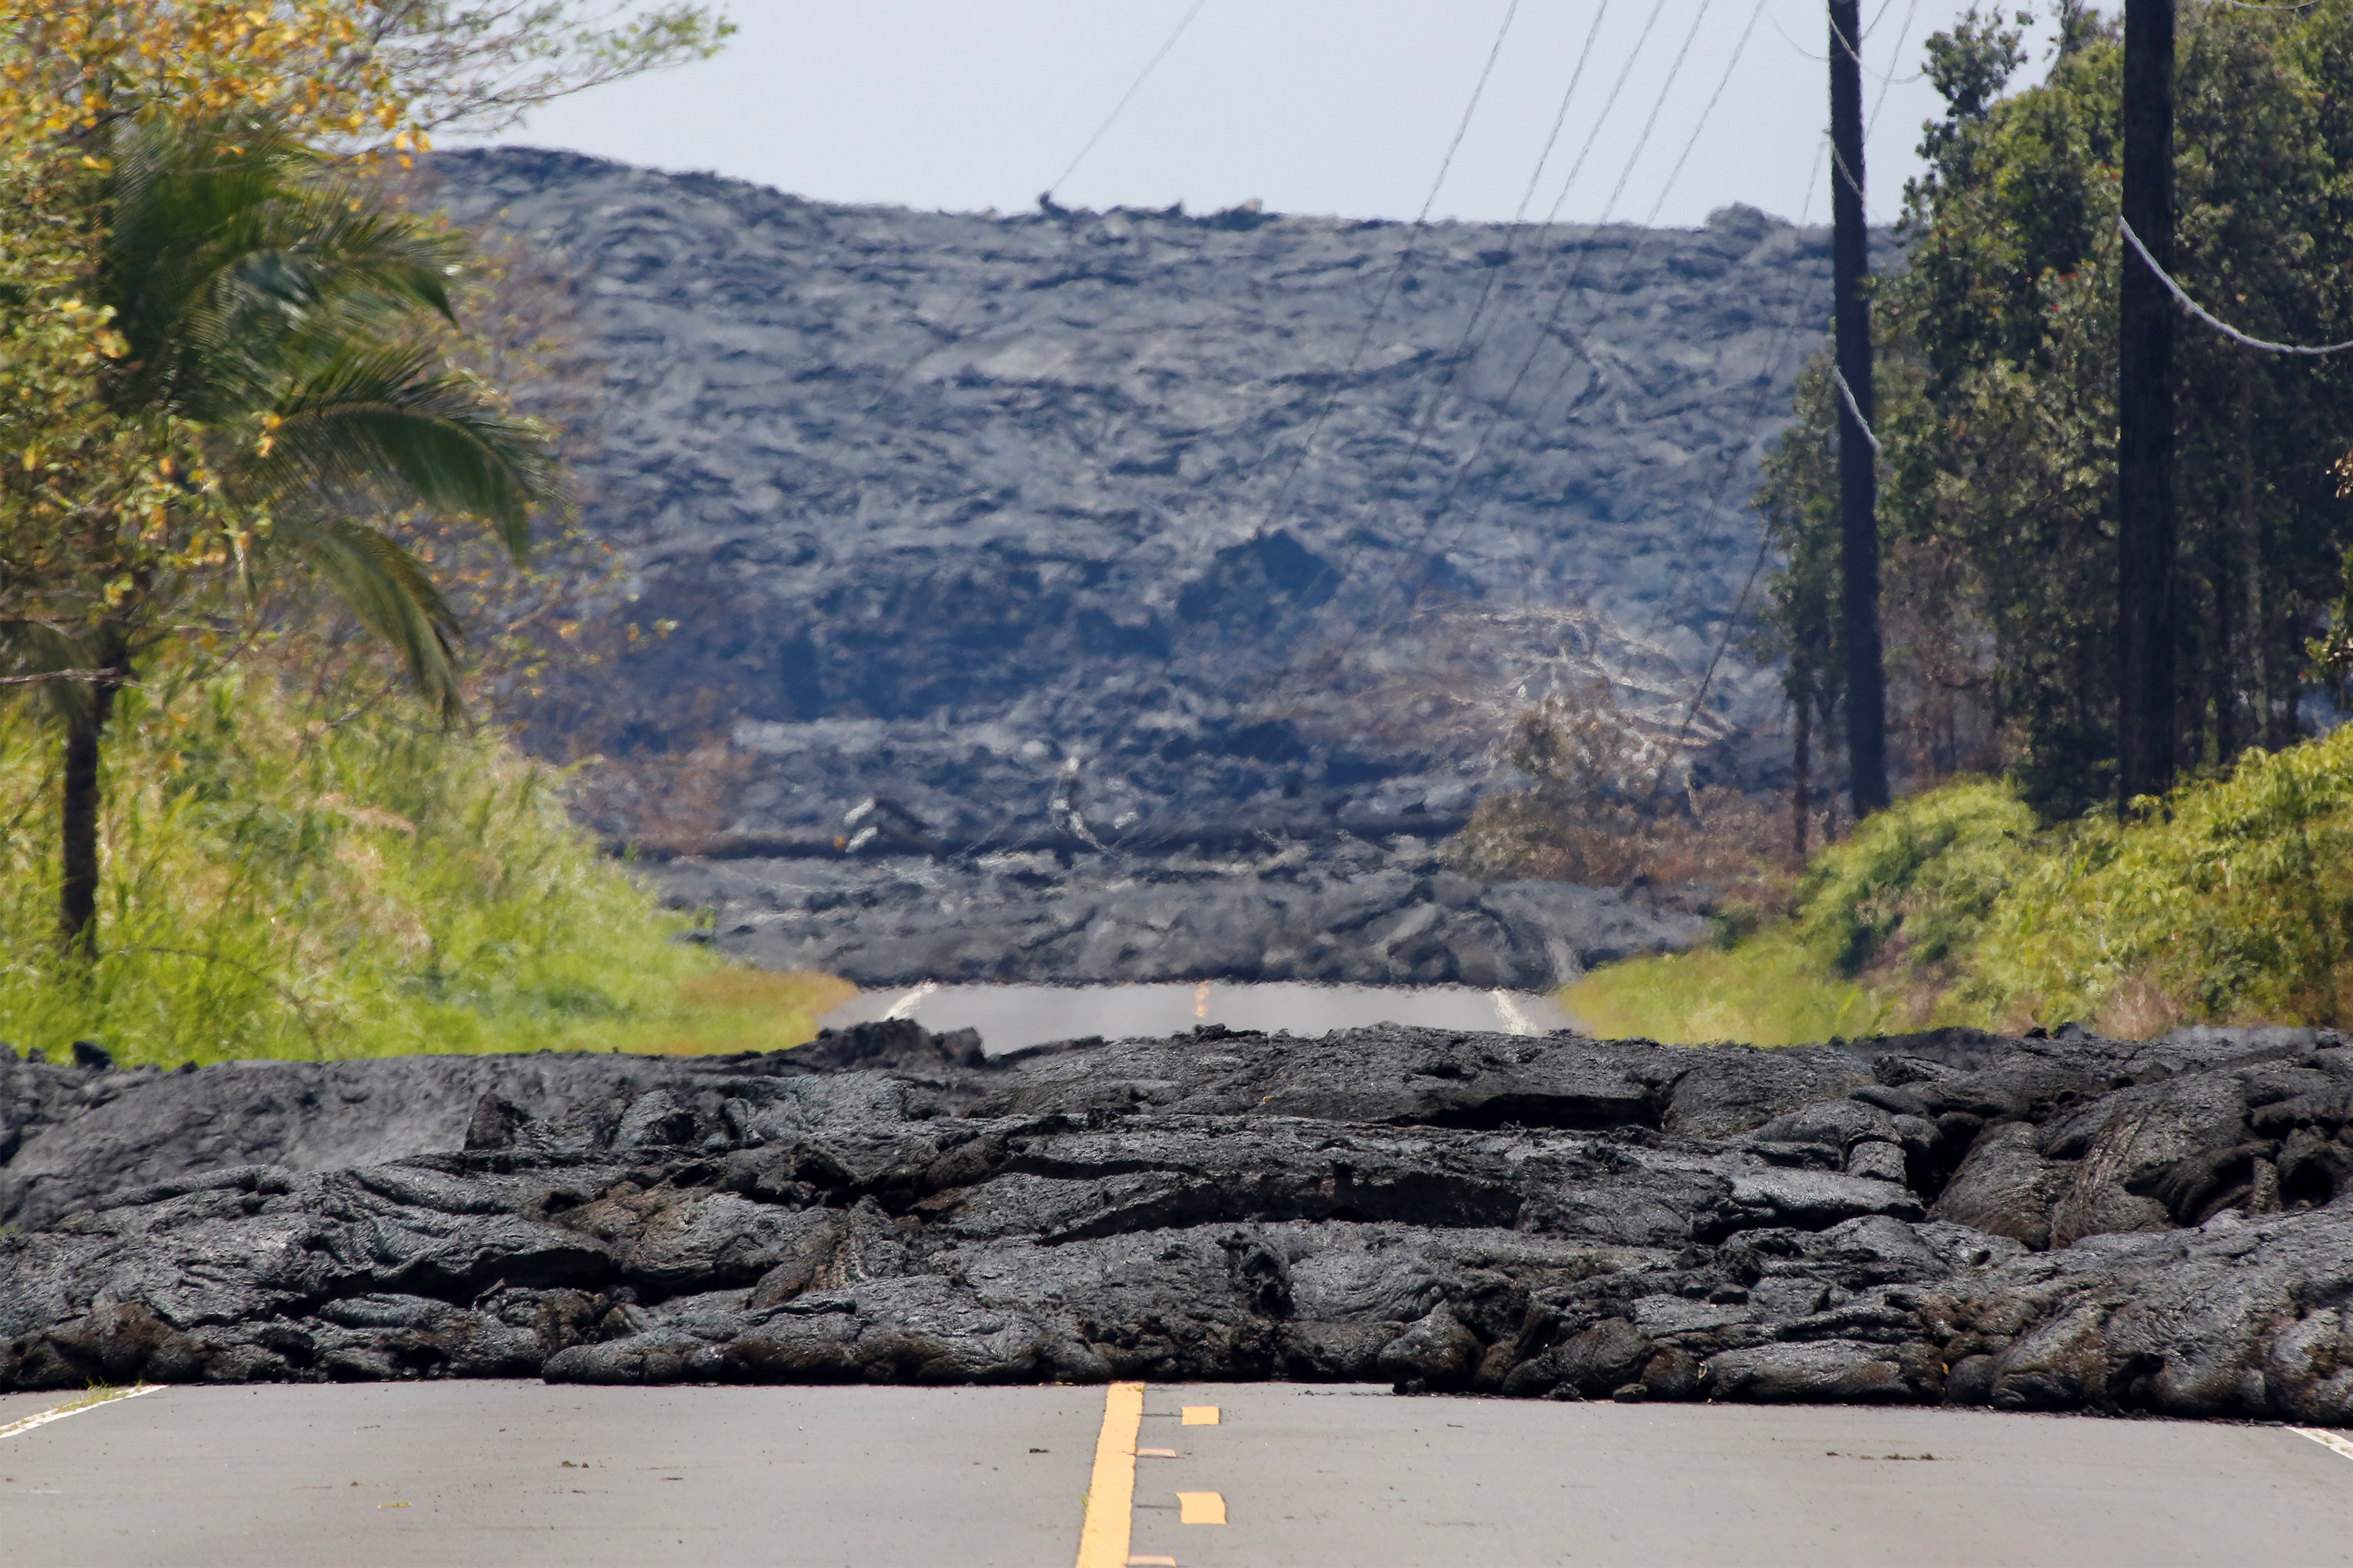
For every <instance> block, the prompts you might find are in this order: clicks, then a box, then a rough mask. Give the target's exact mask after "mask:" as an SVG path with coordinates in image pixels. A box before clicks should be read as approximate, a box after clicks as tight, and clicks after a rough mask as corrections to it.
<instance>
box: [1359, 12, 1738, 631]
mask: <svg viewBox="0 0 2353 1568" xmlns="http://www.w3.org/2000/svg"><path fill="white" fill-rule="evenodd" d="M1766 5H1767V0H1757V6H1756V8H1755V9H1754V10H1752V11H1751V12H1750V13H1749V16H1748V25H1747V26H1746V27H1745V28H1744V29H1742V31H1741V35H1740V38H1739V41H1738V42H1737V43H1736V45H1735V46H1734V47H1733V53H1732V58H1731V59H1730V60H1729V61H1728V62H1726V64H1725V69H1724V74H1723V75H1722V76H1721V77H1719V78H1718V79H1717V80H1716V84H1715V91H1714V92H1713V93H1711V94H1710V95H1709V96H1708V100H1707V102H1706V103H1705V104H1704V106H1703V107H1702V108H1701V110H1700V111H1699V115H1698V117H1697V118H1696V119H1695V120H1694V121H1693V124H1692V132H1691V135H1690V136H1689V137H1688V138H1687V139H1686V140H1685V141H1684V142H1683V152H1682V153H1680V154H1679V155H1678V156H1677V157H1676V159H1675V162H1674V165H1673V167H1672V169H1671V170H1670V171H1669V173H1668V175H1667V178H1666V179H1665V181H1663V182H1662V184H1661V186H1660V189H1659V193H1658V195H1657V197H1656V198H1655V199H1654V200H1653V201H1652V202H1651V210H1650V212H1649V213H1648V214H1647V215H1646V216H1645V217H1644V219H1643V224H1642V226H1641V228H1640V229H1638V230H1637V237H1636V238H1635V240H1634V242H1633V243H1632V244H1631V245H1630V246H1629V247H1627V250H1626V254H1625V258H1624V259H1623V260H1621V261H1620V263H1619V267H1618V272H1617V279H1618V280H1621V281H1622V280H1623V279H1624V278H1625V276H1626V274H1627V273H1628V272H1630V271H1631V270H1632V268H1633V266H1634V261H1635V258H1637V257H1639V256H1640V255H1641V250H1642V247H1643V246H1644V245H1646V244H1647V243H1648V242H1649V240H1650V237H1651V226H1652V225H1653V224H1655V222H1656V221H1657V218H1658V215H1659V212H1660V210H1661V209H1662V207H1663V206H1664V205H1666V200H1667V196H1668V195H1669V194H1671V193H1672V190H1673V188H1674V185H1675V183H1676V181H1678V180H1679V179H1681V178H1682V175H1683V169H1684V167H1685V166H1686V165H1687V164H1688V163H1690V161H1691V154H1692V152H1693V150H1694V148H1696V147H1697V146H1698V144H1699V139H1700V136H1701V134H1702V133H1703V132H1704V131H1705V129H1706V126H1707V121H1708V120H1709V118H1710V117H1711V116H1712V115H1713V114H1714V113H1715V108H1716V105H1717V104H1718V103H1719V102H1721V101H1722V100H1723V98H1724V92H1725V87H1726V86H1728V85H1729V84H1730V82H1731V80H1732V76H1733V72H1734V71H1735V70H1736V68H1738V66H1739V63H1740V59H1741V57H1742V55H1743V54H1744V53H1745V52H1746V49H1747V47H1748V41H1749V39H1750V38H1751V37H1754V36H1755V35H1756V31H1757V18H1758V17H1759V16H1762V15H1763V14H1764V11H1765V7H1766ZM1706 15H1707V5H1704V4H1703V5H1702V6H1701V7H1700V13H1699V15H1698V16H1695V17H1694V19H1693V23H1692V30H1691V32H1690V33H1689V34H1687V35H1686V36H1685V37H1684V39H1683V47H1682V49H1681V50H1680V51H1679V52H1678V53H1677V55H1676V57H1675V59H1674V63H1673V65H1672V68H1670V69H1669V71H1668V74H1667V79H1666V80H1665V81H1664V82H1663V83H1662V84H1661V87H1660V90H1659V97H1658V100H1656V101H1655V102H1654V103H1653V104H1652V105H1651V115H1650V118H1649V119H1648V120H1647V121H1645V122H1644V124H1643V127H1642V133H1641V138H1640V139H1639V140H1638V141H1637V142H1636V143H1635V147H1634V151H1633V153H1632V154H1631V155H1630V157H1629V158H1628V159H1627V163H1626V168H1625V171H1624V172H1623V173H1622V174H1620V176H1619V181H1618V184H1617V186H1616V188H1615V189H1613V190H1612V191H1611V193H1610V196H1609V203H1608V204H1607V205H1605V207H1604V208H1603V218H1604V221H1605V222H1606V221H1607V216H1608V213H1609V210H1610V209H1611V208H1614V207H1615V206H1616V205H1617V203H1618V199H1619V197H1620V195H1623V194H1624V191H1625V188H1626V184H1627V183H1628V181H1629V180H1630V178H1631V176H1632V174H1633V170H1634V167H1635V165H1636V164H1637V163H1639V162H1640V161H1641V155H1642V153H1643V152H1644V151H1645V150H1646V148H1647V147H1648V145H1649V142H1650V137H1651V132H1652V131H1653V130H1654V129H1655V127H1656V126H1657V123H1658V117H1659V111H1660V109H1661V108H1662V107H1663V105H1664V104H1665V102H1666V100H1667V98H1668V96H1669V95H1670V93H1671V92H1672V89H1673V86H1674V80H1675V78H1676V77H1677V76H1678V75H1679V74H1680V73H1681V71H1682V68H1683V62H1684V60H1685V59H1686V58H1688V56H1689V55H1690V52H1691V47H1692V44H1693V42H1694V40H1695V39H1696V38H1697V37H1698V35H1699V28H1700V26H1701V25H1702V24H1703V23H1704V21H1705V20H1706ZM1587 254H1588V251H1586V250H1580V251H1579V252H1578V256H1577V267H1576V268H1573V269H1572V271H1571V273H1570V276H1569V277H1568V279H1567V280H1566V281H1565V282H1564V283H1563V284H1562V287H1561V289H1560V292H1559V293H1558V294H1557V295H1556V297H1555V299H1554V300H1553V307H1552V310H1551V311H1550V312H1549V313H1547V315H1546V318H1545V321H1544V322H1543V324H1542V325H1541V326H1540V327H1539V328H1538V329H1537V330H1536V331H1535V334H1534V335H1533V336H1532V337H1531V338H1530V340H1529V345H1528V352H1527V353H1526V355H1525V357H1523V359H1522V360H1521V362H1520V368H1519V370H1518V371H1517V373H1515V374H1514V375H1513V377H1512V380H1511V383H1510V384H1509V385H1507V386H1506V387H1505V388H1504V391H1503V393H1502V395H1500V396H1499V397H1498V398H1497V399H1496V402H1495V412H1494V413H1493V416H1490V417H1489V419H1488V421H1487V425H1486V427H1485V428H1484V429H1483V430H1482V431H1481V432H1480V434H1479V437H1478V439H1477V440H1476V441H1475V442H1474V443H1473V444H1472V448H1471V450H1470V452H1469V454H1468V455H1466V456H1465V457H1464V458H1463V459H1462V461H1461V462H1460V463H1459V464H1457V465H1455V467H1454V469H1453V471H1452V473H1451V476H1450V477H1449V479H1448V482H1447V484H1446V487H1445V488H1444V489H1441V490H1440V493H1439V495H1438V496H1437V497H1436V498H1435V499H1434V500H1432V501H1431V503H1430V506H1429V508H1428V509H1427V510H1425V512H1424V521H1423V524H1422V529H1421V532H1420V535H1419V537H1418V538H1417V539H1416V540H1415V542H1414V544H1413V546H1412V552H1413V553H1416V554H1418V553H1419V552H1420V550H1421V548H1422V546H1423V545H1424V544H1425V543H1427V542H1428V541H1429V538H1430V532H1431V531H1432V530H1433V529H1434V528H1435V527H1436V525H1437V519H1438V517H1439V516H1440V514H1441V513H1442V512H1443V511H1444V510H1445V507H1446V503H1447V502H1448V501H1449V500H1451V498H1452V496H1453V495H1454V493H1455V491H1456V490H1458V489H1461V486H1462V485H1463V483H1464V482H1465V481H1466V480H1467V479H1468V477H1469V475H1470V473H1471V470H1472V468H1474V467H1476V465H1477V464H1478V461H1479V459H1480V458H1481V457H1482V455H1483V454H1484V453H1485V450H1486V447H1487V443H1488V441H1489V440H1490V439H1491V438H1492V437H1493V435H1494V433H1495V431H1496V430H1497V429H1498V428H1499V427H1500V426H1501V425H1502V424H1503V421H1504V419H1505V418H1507V417H1511V400H1512V398H1513V397H1514V395H1516V394H1517V393H1518V391H1519V389H1520V386H1521V385H1522V384H1523V383H1524V382H1525V380H1526V379H1527V376H1528V374H1529V372H1530V371H1532V370H1533V369H1534V368H1535V362H1536V359H1537V358H1538V356H1539V355H1540V354H1541V353H1543V351H1544V345H1545V343H1546V342H1548V341H1550V340H1551V338H1552V335H1553V331H1554V328H1555V327H1556V325H1557V324H1558V322H1559V321H1560V316H1561V312H1562V310H1564V309H1565V308H1566V306H1567V302H1568V300H1569V297H1570V295H1571V294H1572V293H1574V292H1575V289H1576V285H1577V279H1579V278H1580V277H1581V276H1582V274H1583V264H1584V259H1585V257H1586V255H1587ZM1579 358H1589V356H1586V355H1583V354H1582V353H1581V352H1580V351H1577V350H1575V349H1572V350H1571V357H1570V360H1569V362H1568V363H1567V364H1564V365H1563V366H1562V367H1561V373H1560V374H1559V375H1557V376H1556V377H1555V378H1554V379H1553V384H1552V385H1551V386H1549V387H1547V388H1546V391H1545V393H1544V395H1543V396H1541V397H1539V398H1538V399H1537V400H1536V403H1535V407H1534V408H1532V409H1531V410H1530V411H1529V413H1527V414H1526V415H1524V416H1518V417H1519V422H1520V423H1521V424H1523V425H1532V424H1533V423H1534V419H1535V412H1536V410H1538V409H1541V408H1542V407H1543V406H1544V405H1545V404H1546V403H1548V402H1550V401H1551V398H1552V395H1553V394H1554V393H1555V392H1557V391H1558V390H1559V389H1560V386H1561V384H1563V383H1564V382H1565V381H1566V380H1567V376H1568V373H1569V371H1570V370H1571V369H1573V368H1574V367H1575V365H1576V363H1577V360H1578V359H1579ZM1458 532H1459V530H1458ZM1406 570H1407V568H1406V566H1405V565H1404V564H1403V563H1400V564H1399V567H1398V572H1397V574H1395V576H1394V577H1393V578H1392V579H1391V582H1390V584H1389V586H1391V587H1393V586H1395V585H1396V584H1397V583H1398V582H1399V581H1402V580H1403V578H1404V575H1405V572H1406ZM1387 598H1388V589H1387V588H1384V589H1383V590H1382V594H1381V599H1380V601H1377V603H1376V605H1375V608H1376V610H1377V609H1378V607H1379V604H1380V603H1382V602H1386V600H1387Z"/></svg>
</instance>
